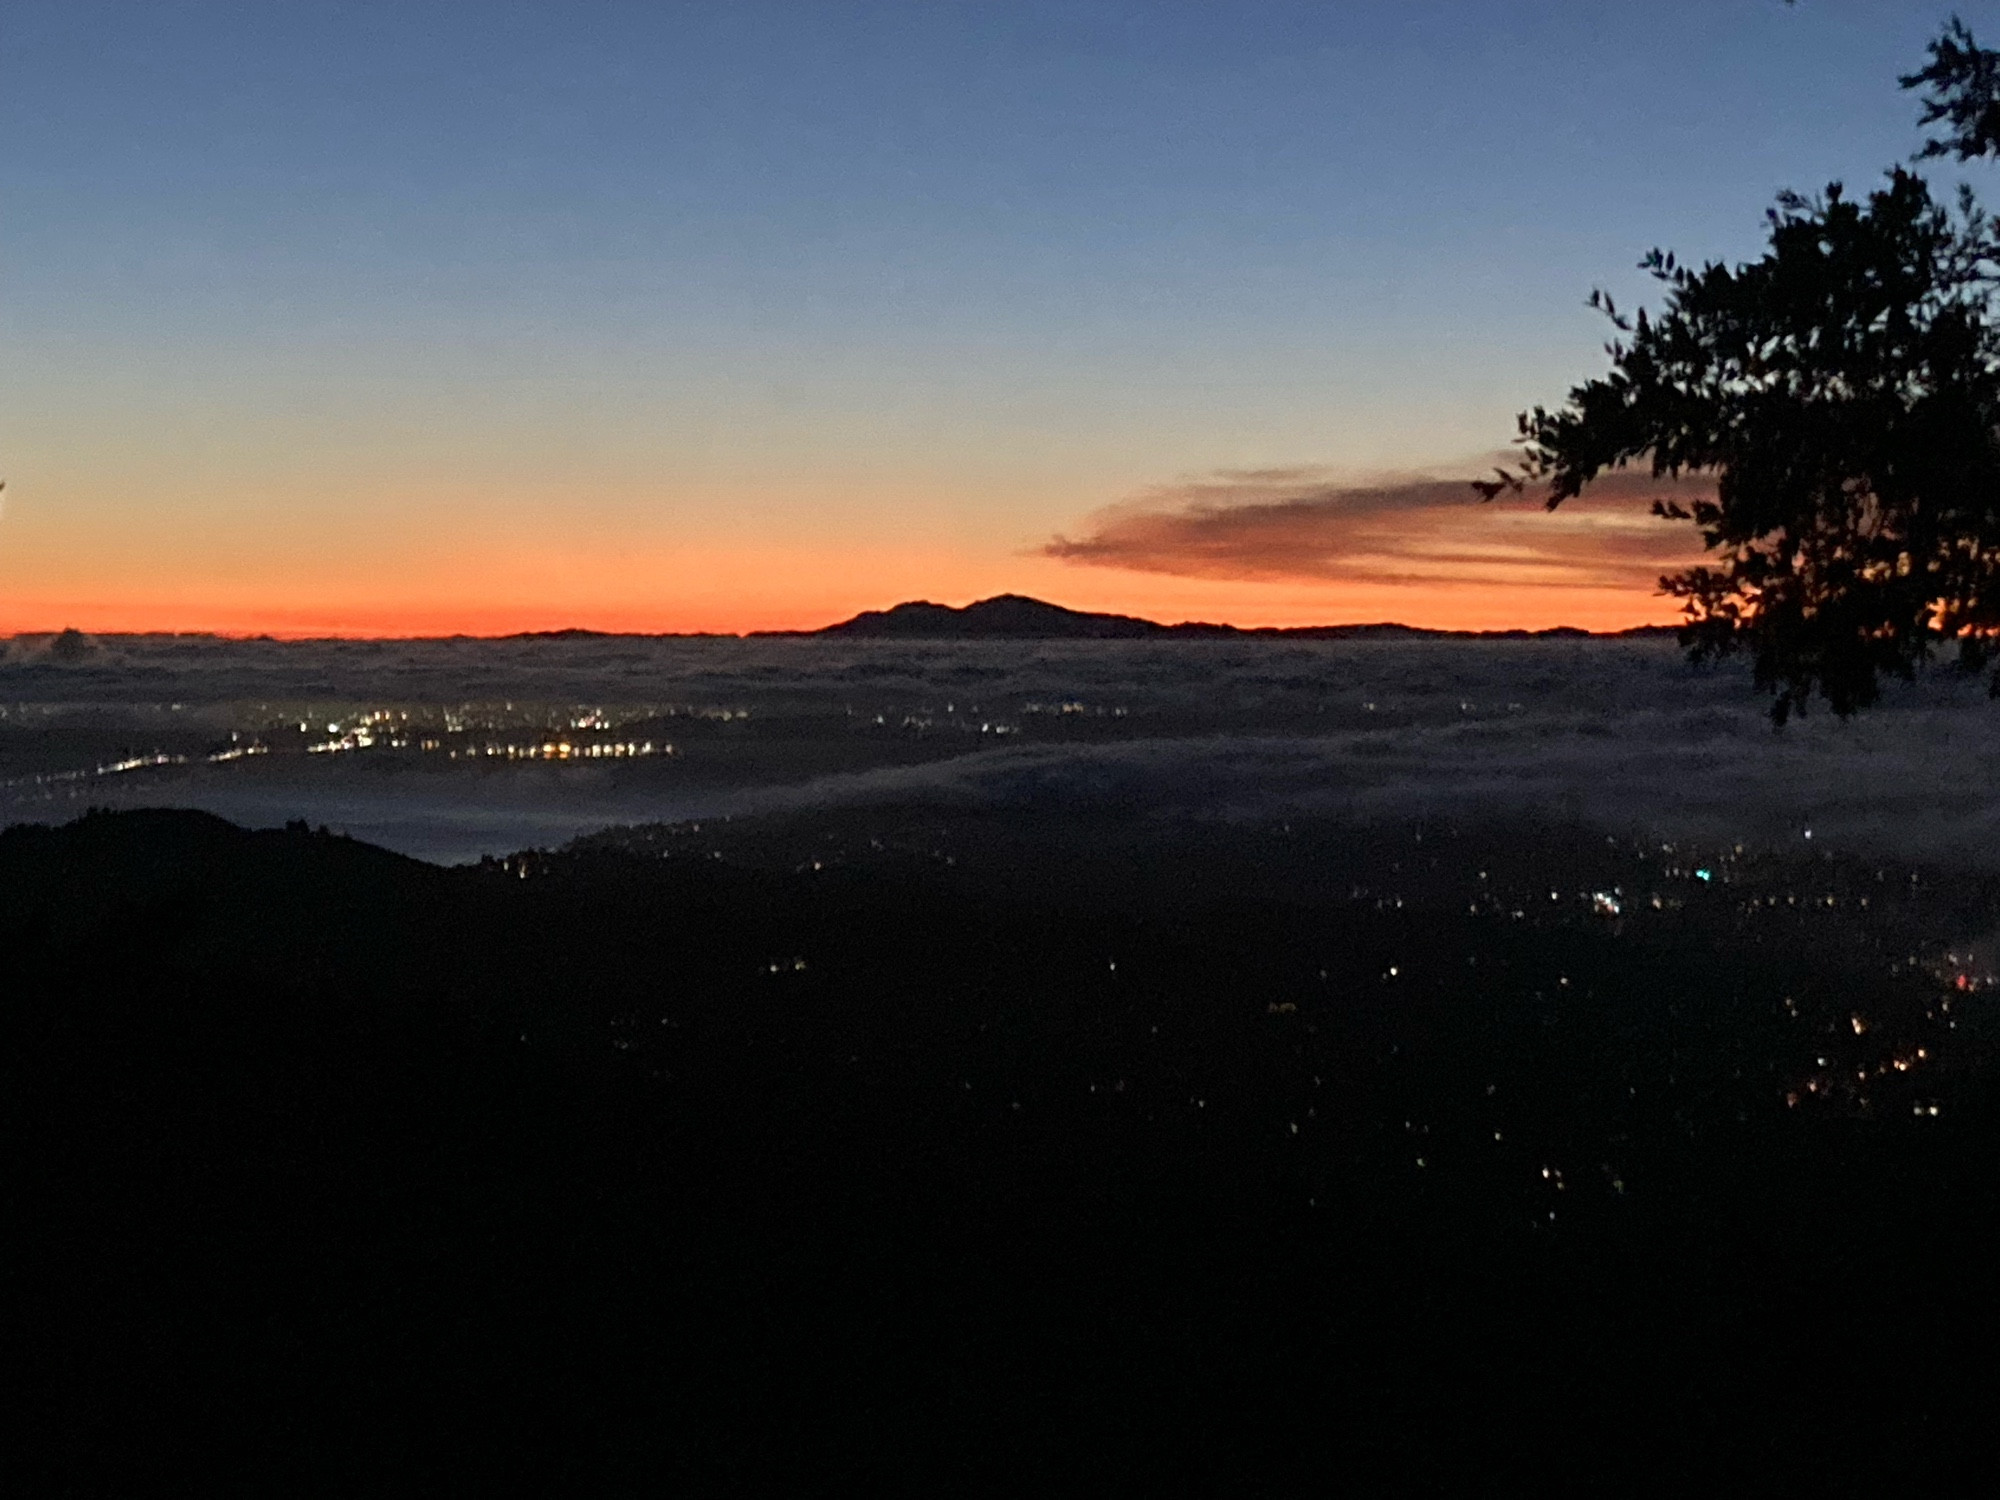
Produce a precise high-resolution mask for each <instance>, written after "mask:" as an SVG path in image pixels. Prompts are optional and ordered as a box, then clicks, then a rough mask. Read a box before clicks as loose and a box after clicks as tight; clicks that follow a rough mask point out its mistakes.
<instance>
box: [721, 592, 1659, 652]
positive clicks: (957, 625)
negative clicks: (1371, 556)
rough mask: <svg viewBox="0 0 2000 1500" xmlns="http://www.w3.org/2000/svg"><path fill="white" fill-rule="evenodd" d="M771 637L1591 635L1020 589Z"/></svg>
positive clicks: (922, 602)
mask: <svg viewBox="0 0 2000 1500" xmlns="http://www.w3.org/2000/svg"><path fill="white" fill-rule="evenodd" d="M759 633H760V634H771V635H790V634H805V635H822V636H824V635H832V636H854V637H859V638H862V639H870V640H921V641H956V640H997V641H1060V640H1092V641H1103V640H1142V639H1184V640H1185V639H1196V640H1202V639H1217V638H1235V637H1255V638H1264V637H1270V636H1284V637H1286V638H1287V639H1291V640H1368V639H1383V638H1388V639H1398V638H1404V637H1432V636H1437V637H1450V638H1467V639H1521V640H1529V639H1549V638H1562V637H1569V636H1577V637H1581V636H1588V635H1591V634H1592V633H1593V632H1591V631H1587V630H1579V629H1577V628H1575V627H1573V626H1557V627H1556V628H1554V629H1552V630H1426V629H1423V628H1422V627H1420V626H1415V625H1398V624H1393V623H1387V622H1384V623H1380V624H1368V625H1299V626H1290V627H1278V626H1264V627H1252V628H1248V629H1246V628H1244V627H1241V626H1236V625H1215V624H1209V623H1207V622H1204V621H1195V620H1189V621H1183V622H1182V623H1180V624H1178V625H1164V624H1161V623H1160V622H1159V621H1157V620H1147V619H1142V618H1140V617H1139V616H1137V615H1118V614H1104V613H1097V612H1093V611H1089V610H1079V609H1066V608H1064V607H1063V606H1062V605H1060V604H1051V603H1049V602H1048V601H1047V600H1045V599H1033V598H1030V597H1028V596H1027V595H1026V594H996V595H995V596H994V597H993V598H991V599H981V600H979V601H978V602H977V603H974V604H968V605H965V606H964V607H963V608H958V607H954V606H952V605H949V604H933V603H932V602H930V601H929V600H927V599H919V600H912V601H910V602H908V603H904V604H898V605H896V606H894V607H893V608H890V609H870V610H864V611H862V612H861V613H860V614H858V615H856V616H854V618H853V619H851V620H842V621H841V622H840V623H839V624H837V625H828V626H826V627H824V628H823V629H820V630H811V631H803V632H792V631H769V632H759ZM1609 633H1610V634H1614V635H1621V636H1649V635H1671V634H1673V633H1674V627H1672V626H1662V625H1642V626H1639V627H1638V628H1636V629H1633V630H1622V631H1614V632H1609Z"/></svg>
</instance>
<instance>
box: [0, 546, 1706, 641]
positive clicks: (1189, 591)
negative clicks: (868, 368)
mask: <svg viewBox="0 0 2000 1500" xmlns="http://www.w3.org/2000/svg"><path fill="white" fill-rule="evenodd" d="M839 571H840V570H839V568H838V565H837V564H830V565H829V568H828V569H826V570H818V569H815V570H813V574H814V576H812V577H810V578H808V579H802V580H800V583H801V584H802V585H804V586H802V587H800V588H799V589H798V590H797V592H796V593H794V594H792V595H791V596H790V597H787V596H786V591H785V590H784V589H783V588H782V583H783V579H782V578H779V577H773V576H771V575H769V574H765V575H763V576H762V578H761V579H760V580H759V581H760V583H761V585H762V586H761V587H758V588H756V589H754V590H745V591H744V592H742V593H740V594H737V595H735V597H731V591H730V590H729V589H728V587H727V586H726V583H725V582H724V581H723V580H722V579H711V584H712V587H711V588H709V589H705V590H703V591H701V594H700V595H698V596H695V597H687V596H685V595H684V596H683V597H681V598H680V599H677V600H675V599H651V600H648V599H645V598H643V597H641V598H635V597H632V596H631V594H630V593H628V592H627V591H625V590H618V591H615V592H612V593H610V594H608V596H602V597H598V598H591V597H589V596H588V594H587V593H585V592H583V591H573V590H567V589H566V590H562V591H559V592H558V591H550V592H547V593H541V594H540V595H539V596H537V595H527V596H525V597H514V598H508V597H506V596H505V595H504V594H501V593H499V592H498V591H496V593H495V594H494V595H489V596H487V597H483V598H482V597H478V596H477V595H473V596H471V597H467V595H468V594H471V593H472V591H471V590H466V591H465V592H464V593H461V594H459V596H458V597H455V598H450V599H439V600H434V601H419V600H416V599H410V598H401V599H397V598H387V597H381V596H376V597H366V596H363V597H349V598H342V597H339V596H338V595H336V594H332V593H331V592H329V594H328V595H327V596H326V597H324V598H322V599H320V600H317V601H313V602H300V601H286V602H280V601H279V600H277V599H274V598H272V597H270V596H269V595H268V594H266V593H263V592H262V591H257V592H252V591H250V590H243V591H242V592H240V593H239V592H236V591H222V590H217V591H215V592H214V593H210V594H206V595H203V596H200V597H187V596H185V595H183V596H180V597H172V596H166V597H163V596H162V595H160V594H158V593H151V592H148V593H137V594H135V595H132V596H127V597H123V598H120V597H118V596H116V595H111V594H106V595H98V596H96V597H91V596H81V597H78V596H71V597H67V598H64V597H43V598H34V597H29V598H21V597H18V596H17V597H15V598H11V599H8V600H6V601H5V602H4V603H0V633H5V634H10V635H14V634H20V635H28V634H39V633H47V632H52V631H56V630H61V629H65V628H72V627H73V628H75V629H79V630H84V631H88V632H91V633H93V634H124V633H133V634H140V633H200V634H214V635H225V636H254V635H269V636H273V637H277V638H280V639H304V638H311V637H334V636H339V637H351V638H356V639H394V638H398V637H420V636H450V635H466V636H499V635H512V634H516V633H519V632H524V631H549V630H563V629H586V630H597V631H604V632H607V633H617V634H634V635H696V634H714V635H744V634H749V633H751V632H754V631H760V630H813V629H817V628H819V627H821V626H824V625H830V624H833V623H835V622H837V621H839V620H844V619H847V618H849V617H850V616H852V615H855V614H858V613H860V612H861V611H863V610H868V609H886V608H888V607H890V606H891V605H894V604H899V603H902V602H904V601H906V600H910V599H920V598H921V599H930V600H932V601H934V602H937V603H940V604H952V605H964V604H969V603H972V602H973V601H974V600H977V599H982V598H988V597H991V596H992V595H994V594H999V593H1019V594H1031V595H1033V596H1034V597H1036V598H1040V599H1046V600H1048V601H1049V602H1050V603H1054V604H1060V605H1063V606H1065V607H1067V608H1070V609H1078V610H1091V611H1102V612H1108V613H1114V614H1126V615H1137V616H1140V617H1142V618H1145V619H1152V620H1159V621H1162V622H1164V623H1177V622H1180V621H1183V620H1201V621H1207V622H1211V623H1216V624H1226V625H1236V626H1239V627H1244V628H1254V627H1259V626H1281V627H1282V626H1306V625H1352V624H1374V623H1380V622H1385V621H1388V622H1394V623H1398V624H1403V625H1412V626H1417V627H1420V628H1425V629H1437V630H1508V629H1526V630H1540V629H1547V628H1551V627H1555V626H1573V627H1578V628H1582V629H1586V630H1594V631H1612V630H1624V629H1628V628H1631V627H1633V626H1638V625H1663V624H1674V623H1677V622H1678V620H1679V612H1678V607H1677V605H1676V604H1675V602H1674V601H1673V600H1670V599H1667V598H1664V597H1662V596H1660V595H1657V594H1649V593H1644V592H1640V591H1637V590H1632V589H1622V588H1588V587H1556V586H1535V585H1504V584H1473V583H1467V584H1427V585H1416V584H1404V585H1397V584H1372V583H1371V584H1350V585H1341V586H1325V587H1313V588H1301V587H1294V586H1279V585H1258V584H1233V585H1232V584H1217V583H1213V582H1207V581H1202V580H1187V579H1175V578H1162V577H1151V576H1143V575H1132V576H1120V575H1113V574H1099V573H1093V572H1085V571H1081V570H1076V569H1060V570H1058V569H1055V568H1052V567H1049V566H1047V565H1043V564H1039V563H1036V562H1028V563H1026V564H1025V565H1023V566H1020V567H1017V568H1015V569H1012V570H1010V569H1008V568H1006V567H1005V566H1004V565H1002V566H1000V567H997V568H987V567H978V568H973V569H966V570H961V576H959V577H956V578H951V579H949V582H950V584H951V585H952V586H949V587H940V586H939V585H940V584H942V583H945V582H947V578H946V577H945V575H942V574H937V573H933V574H930V575H928V579H929V581H928V582H926V583H919V582H918V581H917V578H916V577H915V576H913V577H911V578H909V579H908V580H907V581H905V580H901V579H897V580H894V581H891V580H884V581H883V583H881V584H879V585H875V586H872V587H871V586H870V581H869V580H867V579H866V578H865V577H862V578H856V579H854V580H853V582H852V583H850V584H848V586H846V587H842V586H840V581H838V580H837V575H838V573H839ZM855 571H857V572H861V573H864V574H865V573H866V572H870V571H873V570H865V569H864V570H855ZM886 571H891V572H896V573H901V572H903V571H904V570H902V569H891V570H886ZM1010 571H1011V572H1014V573H1018V574H1025V575H1029V576H1026V577H1009V576H1006V575H1007V574H1008V573H1009V572H1010ZM829 572H831V573H833V574H835V575H836V577H835V578H829V577H828V573H829ZM964 572H970V573H973V574H974V575H976V576H974V577H964V576H963V573H964ZM1051 573H1055V574H1056V576H1053V577H1052V576H1048V575H1049V574H1051ZM713 585H720V586H713ZM455 592H456V591H455ZM662 592H663V593H664V592H668V591H666V590H663V591H662Z"/></svg>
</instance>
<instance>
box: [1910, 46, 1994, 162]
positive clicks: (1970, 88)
mask: <svg viewBox="0 0 2000 1500" xmlns="http://www.w3.org/2000/svg"><path fill="white" fill-rule="evenodd" d="M1930 57H1931V60H1930V65H1929V66H1928V67H1924V68H1920V69H1919V70H1918V71H1916V72H1914V73H1906V74H1904V75H1903V78H1902V80H1901V82H1902V85H1903V87H1904V88H1906V89H1922V90H1924V91H1925V95H1926V97H1925V99H1924V113H1923V123H1924V124H1926V125H1935V124H1937V123H1938V122H1939V121H1943V122H1944V123H1945V125H1946V126H1947V127H1948V128H1947V130H1946V132H1945V133H1944V134H1943V135H1942V136H1933V137H1932V138H1931V139H1930V140H1928V141H1926V142H1925V143H1924V149H1923V152H1922V155H1924V156H1955V157H1957V158H1958V159H1959V160H1960V161H1971V160H1972V159H1973V158H1975V157H1981V156H1992V155H1994V154H1995V153H1996V152H2000V52H1994V51H1992V50H1991V49H1989V48H1986V47H1982V46H1980V45H1979V44H1978V43H1977V42H1976V41H1974V40H1973V38H1972V31H1971V29H1970V28H1969V27H1967V26H1966V24H1965V23H1964V22H1963V21H1961V20H1959V19H1958V17H1956V16H1953V17H1952V19H1951V22H1950V24H1949V25H1947V26H1946V27H1945V29H1944V33H1943V34H1942V35H1941V36H1939V37H1938V39H1937V40H1936V41H1934V42H1932V43H1931V47H1930Z"/></svg>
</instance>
